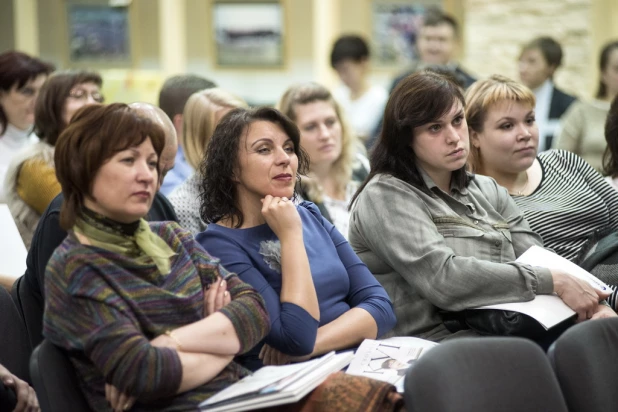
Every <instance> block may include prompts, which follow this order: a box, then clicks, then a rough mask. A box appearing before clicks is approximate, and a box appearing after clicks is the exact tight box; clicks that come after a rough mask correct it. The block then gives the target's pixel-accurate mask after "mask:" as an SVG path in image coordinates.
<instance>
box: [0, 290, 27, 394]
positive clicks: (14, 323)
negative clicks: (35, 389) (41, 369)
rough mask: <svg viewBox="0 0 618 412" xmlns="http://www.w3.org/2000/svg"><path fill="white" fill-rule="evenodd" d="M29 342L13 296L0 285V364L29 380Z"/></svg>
mask: <svg viewBox="0 0 618 412" xmlns="http://www.w3.org/2000/svg"><path fill="white" fill-rule="evenodd" d="M30 350H31V349H30V342H29V341H28V334H27V333H26V328H25V326H24V322H23V319H22V317H21V316H20V314H19V310H18V309H17V306H16V305H15V302H14V301H13V298H12V297H11V295H10V294H9V292H7V291H6V289H4V288H3V287H1V286H0V364H2V365H4V367H5V368H7V369H8V370H9V371H11V373H13V374H14V375H16V376H17V377H18V378H20V379H23V380H25V381H26V382H30V373H29V372H28V360H29V359H30Z"/></svg>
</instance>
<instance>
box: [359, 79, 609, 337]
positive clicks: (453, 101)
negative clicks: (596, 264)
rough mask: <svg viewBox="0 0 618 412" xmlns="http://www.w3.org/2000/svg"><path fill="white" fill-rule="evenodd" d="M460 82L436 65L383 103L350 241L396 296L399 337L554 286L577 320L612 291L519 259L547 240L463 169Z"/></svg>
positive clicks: (498, 192)
mask: <svg viewBox="0 0 618 412" xmlns="http://www.w3.org/2000/svg"><path fill="white" fill-rule="evenodd" d="M468 153H469V140H468V127H467V124H466V119H465V115H464V97H463V95H462V91H461V89H460V88H459V87H458V86H457V85H456V84H455V83H454V82H453V80H451V79H450V78H449V77H446V76H444V75H441V74H438V73H434V72H429V71H425V72H419V73H416V74H413V75H410V76H408V77H407V78H406V79H404V80H403V81H402V82H401V83H399V85H398V86H397V87H396V88H395V90H394V91H393V93H392V94H391V97H390V99H389V101H388V103H387V105H386V111H385V116H384V127H383V129H382V134H381V135H380V138H379V140H378V142H377V144H376V146H375V148H374V151H373V154H372V156H371V174H370V175H369V177H368V178H367V180H366V181H365V183H364V185H363V186H362V187H361V188H360V189H359V191H358V192H357V195H356V198H355V200H354V201H353V203H352V213H351V217H350V244H351V245H352V247H353V248H354V250H355V251H356V253H357V254H358V256H359V257H360V258H361V259H362V260H363V261H364V262H365V263H367V266H368V267H369V269H370V270H371V272H372V273H373V274H374V276H375V277H376V278H377V279H378V280H379V281H380V283H381V284H382V285H383V286H384V288H385V289H386V290H387V292H388V293H389V295H390V297H391V299H392V300H393V305H394V307H395V314H396V315H397V319H398V320H399V322H398V324H397V326H396V327H395V329H394V333H395V334H397V335H406V336H418V337H422V338H426V339H430V340H433V341H440V340H442V339H445V338H451V337H453V336H463V335H471V334H475V333H474V332H473V331H471V330H470V329H462V330H453V331H451V330H449V329H447V327H446V326H445V323H444V322H443V319H442V317H441V313H440V312H441V311H460V310H463V309H469V308H475V307H478V306H483V305H490V304H496V303H506V302H518V301H527V300H531V299H533V298H534V296H535V295H538V294H550V293H554V292H555V293H557V294H558V296H560V297H561V298H562V300H563V301H564V302H565V303H566V304H567V305H568V306H570V307H571V308H573V309H574V310H575V311H576V312H577V313H578V317H579V319H580V320H584V319H588V318H592V317H593V316H594V314H595V313H596V311H597V308H598V305H599V300H600V299H604V298H605V297H607V295H606V294H604V293H602V292H600V291H596V289H593V288H592V287H591V286H590V285H588V284H587V283H586V282H583V281H581V280H579V279H578V278H575V277H573V276H570V275H568V274H567V273H564V272H562V271H558V270H548V269H545V268H540V267H532V266H529V265H526V264H522V263H518V262H515V259H516V258H517V257H518V256H520V255H521V254H522V253H523V252H525V251H526V250H527V249H528V248H529V247H530V246H533V245H538V246H542V240H541V238H540V237H539V236H538V235H536V234H535V233H534V232H532V231H531V230H530V228H529V226H528V223H527V222H526V220H525V219H524V217H523V215H522V213H521V212H520V211H519V209H518V208H517V206H516V205H515V202H514V201H513V200H512V199H511V197H510V196H509V194H508V192H507V191H506V189H504V188H502V187H500V186H498V185H497V184H496V182H495V181H494V180H493V179H491V178H488V177H485V176H473V175H471V174H469V173H467V172H466V162H467V159H468Z"/></svg>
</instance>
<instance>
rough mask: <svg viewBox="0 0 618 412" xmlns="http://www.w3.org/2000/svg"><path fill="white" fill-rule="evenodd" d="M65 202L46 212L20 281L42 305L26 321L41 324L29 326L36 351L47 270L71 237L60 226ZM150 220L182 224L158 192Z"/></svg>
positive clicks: (56, 200)
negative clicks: (66, 238) (54, 254)
mask: <svg viewBox="0 0 618 412" xmlns="http://www.w3.org/2000/svg"><path fill="white" fill-rule="evenodd" d="M63 201H64V196H63V195H62V193H60V194H59V195H58V196H56V197H55V198H54V200H52V201H51V203H50V204H49V206H47V209H45V212H43V215H42V216H41V219H40V220H39V223H38V225H37V227H36V230H35V232H34V236H33V237H32V244H31V245H30V250H29V251H28V257H27V258H26V273H25V274H24V276H23V279H20V281H23V282H27V283H28V286H29V287H28V290H29V294H30V295H31V296H30V297H29V298H28V302H29V305H30V306H38V308H39V309H40V313H38V312H39V311H36V310H34V311H32V310H31V311H29V312H30V313H32V314H33V316H29V317H30V318H31V319H25V321H26V323H27V324H28V323H30V324H31V325H33V326H36V325H39V324H40V328H39V327H33V328H30V327H28V334H29V335H30V336H29V338H30V342H31V343H32V347H33V348H34V347H36V346H37V345H38V344H39V343H40V342H41V341H42V340H43V336H42V334H41V333H42V331H43V323H42V322H43V308H44V305H43V302H44V299H43V297H44V290H43V285H44V284H45V268H46V266H47V262H48V261H49V259H50V258H51V256H52V254H53V253H54V250H56V248H57V247H58V246H59V245H60V244H61V243H62V241H63V240H64V238H65V237H66V236H67V233H66V232H65V231H64V230H63V229H62V228H61V227H60V207H61V206H62V202H63ZM146 219H147V220H150V221H154V222H157V221H167V220H173V221H175V222H176V221H178V218H177V217H176V213H175V212H174V208H173V207H172V205H171V204H170V202H169V201H168V200H167V199H166V197H165V196H164V195H163V194H162V193H159V192H157V194H156V195H155V197H154V200H153V202H152V206H151V207H150V211H149V212H148V216H146ZM30 309H33V308H30ZM23 313H24V311H23V310H22V316H24V315H23ZM34 315H37V316H34ZM39 315H40V316H39ZM34 324H36V325H34Z"/></svg>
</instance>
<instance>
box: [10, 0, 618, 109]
mask: <svg viewBox="0 0 618 412" xmlns="http://www.w3.org/2000/svg"><path fill="white" fill-rule="evenodd" d="M20 1H21V3H17V2H20ZM69 1H71V0H25V3H28V4H34V5H35V7H34V10H35V11H34V13H36V15H34V16H22V17H20V19H21V20H20V21H15V20H14V18H13V17H10V16H13V14H15V13H13V11H14V8H15V7H14V5H15V4H19V5H22V4H24V1H23V0H0V7H2V8H1V10H2V13H0V51H2V50H6V49H9V48H12V47H15V45H16V44H17V43H18V42H19V41H18V39H17V38H16V34H17V33H22V34H23V33H25V34H26V37H25V38H26V41H27V36H28V35H30V34H32V33H36V32H37V31H38V35H37V37H38V40H37V39H35V40H34V42H31V43H30V44H31V47H32V48H33V49H36V48H38V50H39V53H40V56H41V57H42V58H44V59H46V60H50V61H52V62H54V63H55V64H56V65H57V66H58V67H59V68H68V67H69V61H68V45H67V43H68V40H67V39H68V34H67V25H66V7H67V3H68V2H69ZM84 1H86V2H90V3H93V4H107V3H108V2H107V0H80V2H84ZM213 1H214V0H133V1H132V5H131V7H130V19H131V38H132V44H131V46H132V49H133V60H132V61H131V62H130V63H128V64H127V65H124V67H120V68H117V67H116V68H113V67H112V66H111V65H107V66H106V65H105V64H100V65H97V69H99V70H102V72H103V74H104V76H105V78H106V88H108V89H109V91H108V95H110V96H111V97H112V98H122V99H132V98H135V96H136V95H135V90H134V89H136V88H138V86H139V87H141V88H145V89H147V90H146V92H145V94H144V96H145V97H143V98H147V99H149V100H156V89H157V88H158V87H159V86H160V83H161V81H162V79H163V78H164V77H165V76H167V75H170V74H173V72H176V71H182V68H186V71H188V72H194V73H197V74H201V75H203V76H206V77H208V78H211V79H212V80H214V81H215V82H217V83H218V84H219V85H221V86H222V87H225V88H227V89H229V90H231V91H233V92H235V93H237V94H239V95H241V96H243V97H245V98H246V99H248V100H249V101H251V102H254V103H274V102H275V101H276V100H277V99H278V97H279V96H280V95H281V93H282V92H283V91H284V89H285V88H286V87H287V86H288V85H289V84H291V83H294V82H299V81H308V80H316V79H317V80H320V81H323V82H325V83H327V84H329V85H336V84H337V80H336V77H335V76H334V75H333V73H332V70H331V69H330V67H329V66H328V56H329V53H330V47H329V43H330V42H331V41H332V40H333V39H334V38H336V37H337V36H338V35H340V34H342V33H360V34H364V35H366V36H370V35H371V31H372V27H371V25H372V21H371V6H372V3H373V1H382V0H281V2H282V4H283V6H284V10H285V53H286V64H285V66H284V67H282V68H278V69H260V68H251V69H230V68H221V67H217V65H216V64H215V62H214V40H213V36H212V29H211V24H210V22H211V14H210V10H211V6H212V3H213ZM423 2H424V3H426V4H436V3H441V4H442V5H443V7H444V8H445V9H446V10H447V11H449V12H451V13H452V14H453V15H455V17H456V18H457V19H458V20H459V21H460V23H461V24H462V27H463V36H462V39H461V40H462V41H461V43H462V50H461V56H462V57H461V60H462V62H463V64H464V66H466V67H467V68H468V69H469V70H470V71H471V72H472V73H474V74H476V75H478V76H488V75H490V74H492V73H502V74H505V75H508V76H511V77H514V78H516V77H517V70H516V68H517V66H516V60H517V56H518V54H519V50H520V47H521V45H522V44H523V43H525V42H526V41H528V40H529V39H531V38H533V37H535V36H538V35H543V34H550V35H553V36H554V37H556V38H557V39H558V40H559V41H561V42H562V43H563V44H564V49H565V62H564V67H563V68H562V69H561V70H560V71H559V72H558V74H557V83H558V84H559V85H561V86H562V87H563V88H565V89H567V90H569V91H571V92H575V93H577V94H578V95H580V96H587V95H589V94H590V91H591V90H592V89H593V88H594V87H595V85H596V81H597V70H596V64H597V59H598V51H599V48H600V47H601V45H602V44H603V43H605V42H606V41H607V40H609V39H612V38H618V1H615V0H517V1H502V0H423ZM161 7H164V11H163V13H162V11H161ZM170 7H171V8H172V9H171V10H172V12H173V13H169V10H170ZM24 9H25V10H27V8H24ZM174 16H175V17H174ZM37 20H38V25H37V27H36V29H35V30H30V31H25V32H24V31H21V32H20V31H19V30H18V28H17V26H18V25H19V23H20V22H21V23H23V22H28V21H37ZM162 35H163V36H172V37H173V39H171V40H170V41H169V42H167V43H166V42H165V41H162V39H161V36H162ZM174 37H178V39H174ZM165 39H168V40H169V38H168V37H166V38H165ZM22 42H23V41H22ZM175 42H176V43H175ZM175 44H178V45H179V47H178V48H175V47H174V45H175ZM183 45H184V47H183ZM167 56H172V57H171V58H174V57H173V56H176V57H175V58H174V59H175V60H174V61H170V57H167ZM73 66H75V65H73ZM82 66H83V65H82ZM109 69H113V70H109ZM402 69H403V68H398V67H393V68H376V69H375V70H374V71H373V72H372V80H373V82H374V83H378V84H383V85H385V86H386V85H388V84H390V80H391V79H392V77H393V76H394V75H395V74H396V73H398V72H399V71H401V70H402ZM108 79H109V80H108Z"/></svg>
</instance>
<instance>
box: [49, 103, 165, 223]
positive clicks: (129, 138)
mask: <svg viewBox="0 0 618 412" xmlns="http://www.w3.org/2000/svg"><path fill="white" fill-rule="evenodd" d="M148 138H150V141H151V142H152V146H153V148H154V150H155V152H156V153H157V156H158V157H159V158H160V156H161V152H162V151H163V146H164V145H165V134H164V132H163V129H162V128H161V127H160V126H159V125H158V124H157V123H155V122H153V121H152V120H150V119H149V118H146V117H144V116H143V115H141V114H140V113H139V111H137V110H135V109H132V108H130V107H129V106H127V105H126V104H123V103H112V104H110V105H107V106H104V105H101V104H93V105H89V106H85V107H82V108H81V109H79V110H78V111H77V113H75V115H74V116H73V119H72V120H71V124H69V126H67V128H66V129H64V131H63V132H62V133H61V134H60V137H58V141H57V142H56V151H55V153H54V162H55V164H56V177H57V178H58V182H59V183H60V186H62V194H63V195H64V202H63V203H62V207H61V209H60V227H62V228H63V229H64V230H69V229H71V228H72V227H73V225H74V224H75V219H76V218H77V217H78V216H79V215H80V214H81V212H82V208H83V207H84V198H85V197H86V196H90V195H91V193H92V185H93V183H94V179H95V178H96V175H97V173H98V172H99V169H100V168H101V166H103V165H104V164H105V163H106V162H107V161H108V160H109V159H110V158H111V157H112V156H114V155H115V154H116V153H118V152H121V151H123V150H126V149H128V148H131V147H135V146H139V145H140V144H142V143H143V142H144V141H145V140H146V139H148ZM158 163H159V159H157V170H159V164H158ZM109 190H114V188H113V187H110V188H109Z"/></svg>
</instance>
